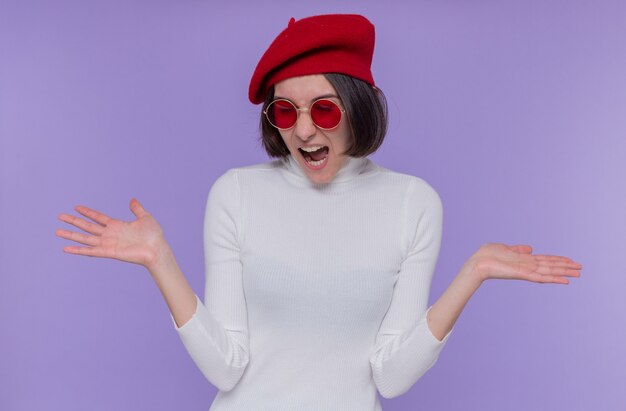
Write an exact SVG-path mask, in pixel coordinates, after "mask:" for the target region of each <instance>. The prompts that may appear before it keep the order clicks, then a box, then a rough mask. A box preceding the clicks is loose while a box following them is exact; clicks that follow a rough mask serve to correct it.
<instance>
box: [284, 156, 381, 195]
mask: <svg viewBox="0 0 626 411" xmlns="http://www.w3.org/2000/svg"><path fill="white" fill-rule="evenodd" d="M282 163H283V167H284V169H285V171H287V173H288V174H289V175H290V176H291V177H295V180H294V182H295V181H296V180H297V183H298V185H301V186H307V187H313V188H317V189H329V188H330V187H332V186H337V185H339V184H342V183H347V182H351V181H353V180H355V178H356V177H357V176H359V175H361V174H366V173H370V172H372V171H374V170H376V169H377V167H376V166H375V165H374V163H372V162H371V161H370V160H369V159H368V158H367V157H360V158H359V157H348V158H347V160H346V162H345V164H344V165H343V167H341V169H339V171H338V172H337V174H336V175H335V177H334V178H333V179H332V180H331V181H330V182H328V183H323V184H319V183H314V182H312V181H311V180H310V179H309V178H308V177H307V175H306V174H305V173H304V170H302V167H301V166H300V164H298V161H297V160H296V159H295V158H293V156H292V155H288V156H287V157H285V158H284V159H283V160H282Z"/></svg>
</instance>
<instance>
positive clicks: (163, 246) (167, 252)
mask: <svg viewBox="0 0 626 411" xmlns="http://www.w3.org/2000/svg"><path fill="white" fill-rule="evenodd" d="M174 262H175V259H174V253H173V252H172V249H171V248H170V246H169V244H167V242H166V241H165V240H162V241H159V242H157V243H156V244H154V246H153V248H152V255H151V256H150V258H149V259H148V261H146V264H145V267H146V268H147V269H148V271H150V274H152V276H155V275H157V274H158V273H160V272H163V271H166V270H167V267H169V266H171V265H172V263H174Z"/></svg>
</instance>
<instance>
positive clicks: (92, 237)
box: [56, 199, 196, 326]
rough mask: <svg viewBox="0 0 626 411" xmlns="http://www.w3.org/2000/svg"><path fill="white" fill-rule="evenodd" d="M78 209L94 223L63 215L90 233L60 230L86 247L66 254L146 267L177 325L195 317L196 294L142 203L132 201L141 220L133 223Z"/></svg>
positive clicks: (67, 247) (74, 249) (72, 223)
mask: <svg viewBox="0 0 626 411" xmlns="http://www.w3.org/2000/svg"><path fill="white" fill-rule="evenodd" d="M75 210H76V211H77V212H78V213H80V214H81V215H83V216H85V217H87V218H89V219H90V220H92V221H93V222H90V221H86V220H84V219H82V218H78V217H75V216H72V215H69V214H61V215H60V216H59V219H60V220H61V221H64V222H66V223H68V224H71V225H73V226H74V227H77V228H80V229H81V230H83V231H85V232H87V233H88V234H83V233H78V232H73V231H68V230H57V231H56V235H57V236H59V237H61V238H65V239H67V240H72V241H76V242H78V243H81V244H84V245H85V246H84V247H83V246H66V247H64V248H63V251H65V252H66V253H70V254H78V255H85V256H89V257H103V258H114V259H116V260H121V261H125V262H129V263H134V264H139V265H143V266H144V267H146V268H147V269H148V271H149V272H150V274H151V275H152V278H153V280H154V281H155V283H156V285H157V286H158V287H159V290H161V294H162V295H163V297H164V298H165V302H166V303H167V306H168V307H169V309H170V311H171V313H172V317H173V318H174V319H175V321H176V324H177V325H179V326H180V325H182V324H184V323H186V322H187V321H188V320H189V319H190V318H191V317H192V316H193V314H194V312H195V311H196V296H195V293H194V292H193V290H192V289H191V286H190V285H189V283H188V282H187V279H186V278H185V276H184V275H183V273H182V272H181V271H180V268H179V267H178V264H177V263H176V259H175V258H174V253H173V252H172V250H171V248H170V246H169V245H168V243H167V241H166V240H165V236H164V234H163V230H162V229H161V226H160V225H159V223H158V222H157V221H156V220H155V219H154V217H152V215H150V213H148V212H147V211H146V210H144V208H143V207H142V205H141V204H140V203H139V201H137V200H136V199H132V200H131V202H130V210H131V211H132V212H133V214H134V215H135V217H137V219H136V220H134V221H131V222H125V221H121V220H117V219H114V218H111V217H109V216H107V215H105V214H103V213H101V212H98V211H96V210H93V209H91V208H89V207H85V206H77V207H76V208H75Z"/></svg>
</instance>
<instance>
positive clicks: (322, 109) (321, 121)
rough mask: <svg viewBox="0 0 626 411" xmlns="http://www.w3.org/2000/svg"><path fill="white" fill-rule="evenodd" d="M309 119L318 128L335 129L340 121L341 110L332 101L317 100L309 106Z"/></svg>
mask: <svg viewBox="0 0 626 411" xmlns="http://www.w3.org/2000/svg"><path fill="white" fill-rule="evenodd" d="M311 119H312V120H313V122H314V123H315V124H316V125H317V126H318V127H319V128H324V129H331V128H335V127H337V126H338V125H339V122H340V121H341V109H340V108H339V106H338V105H337V104H336V103H335V102H334V101H331V100H317V101H316V102H315V103H313V105H312V106H311Z"/></svg>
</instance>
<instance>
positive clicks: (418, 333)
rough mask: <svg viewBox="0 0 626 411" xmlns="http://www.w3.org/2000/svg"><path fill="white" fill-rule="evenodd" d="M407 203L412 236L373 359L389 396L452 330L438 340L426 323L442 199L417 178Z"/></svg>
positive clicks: (423, 367) (419, 371) (427, 362)
mask: <svg viewBox="0 0 626 411" xmlns="http://www.w3.org/2000/svg"><path fill="white" fill-rule="evenodd" d="M405 204H406V205H407V208H406V213H407V215H406V219H405V221H408V222H412V223H411V224H408V225H407V227H406V229H407V230H409V231H407V233H406V235H407V239H412V240H411V241H410V243H409V244H410V248H409V250H408V253H407V256H406V258H405V260H404V261H403V262H402V265H401V267H400V270H399V274H398V278H397V282H396V284H395V287H394V291H393V296H392V301H391V303H390V306H389V309H388V310H387V313H386V314H385V317H384V319H383V321H382V324H381V326H380V330H379V332H378V334H377V337H376V343H375V349H374V353H373V355H372V356H371V358H370V364H371V368H372V373H373V377H374V382H375V383H376V386H377V388H378V391H379V392H380V394H381V395H382V396H383V397H385V398H393V397H396V396H399V395H401V394H403V393H405V392H406V391H408V390H409V389H410V388H411V386H412V385H413V384H414V383H415V382H416V381H417V380H418V379H419V378H420V377H421V376H422V375H423V374H424V373H425V372H426V371H428V369H429V368H431V367H432V366H433V365H434V364H435V362H436V361H437V358H438V357H439V353H440V352H441V350H442V349H443V347H444V345H445V343H446V342H447V340H448V338H449V337H450V334H451V332H452V330H451V331H450V332H449V333H448V334H447V335H446V336H445V337H444V339H443V340H441V341H439V340H438V339H437V338H436V337H435V336H434V335H433V334H432V332H431V331H430V329H429V328H428V324H427V321H426V314H427V312H428V310H427V309H426V307H427V304H428V294H429V289H430V284H431V280H432V276H433V272H434V269H435V265H436V262H437V257H438V255H439V247H440V244H441V232H442V222H443V209H442V204H441V199H440V198H439V195H438V194H437V192H436V191H435V190H434V189H433V188H432V187H431V186H429V185H428V184H426V183H425V182H424V181H423V180H419V181H416V183H415V184H412V185H411V186H410V188H409V189H408V192H407V201H406V202H405ZM429 309H430V308H429Z"/></svg>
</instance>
